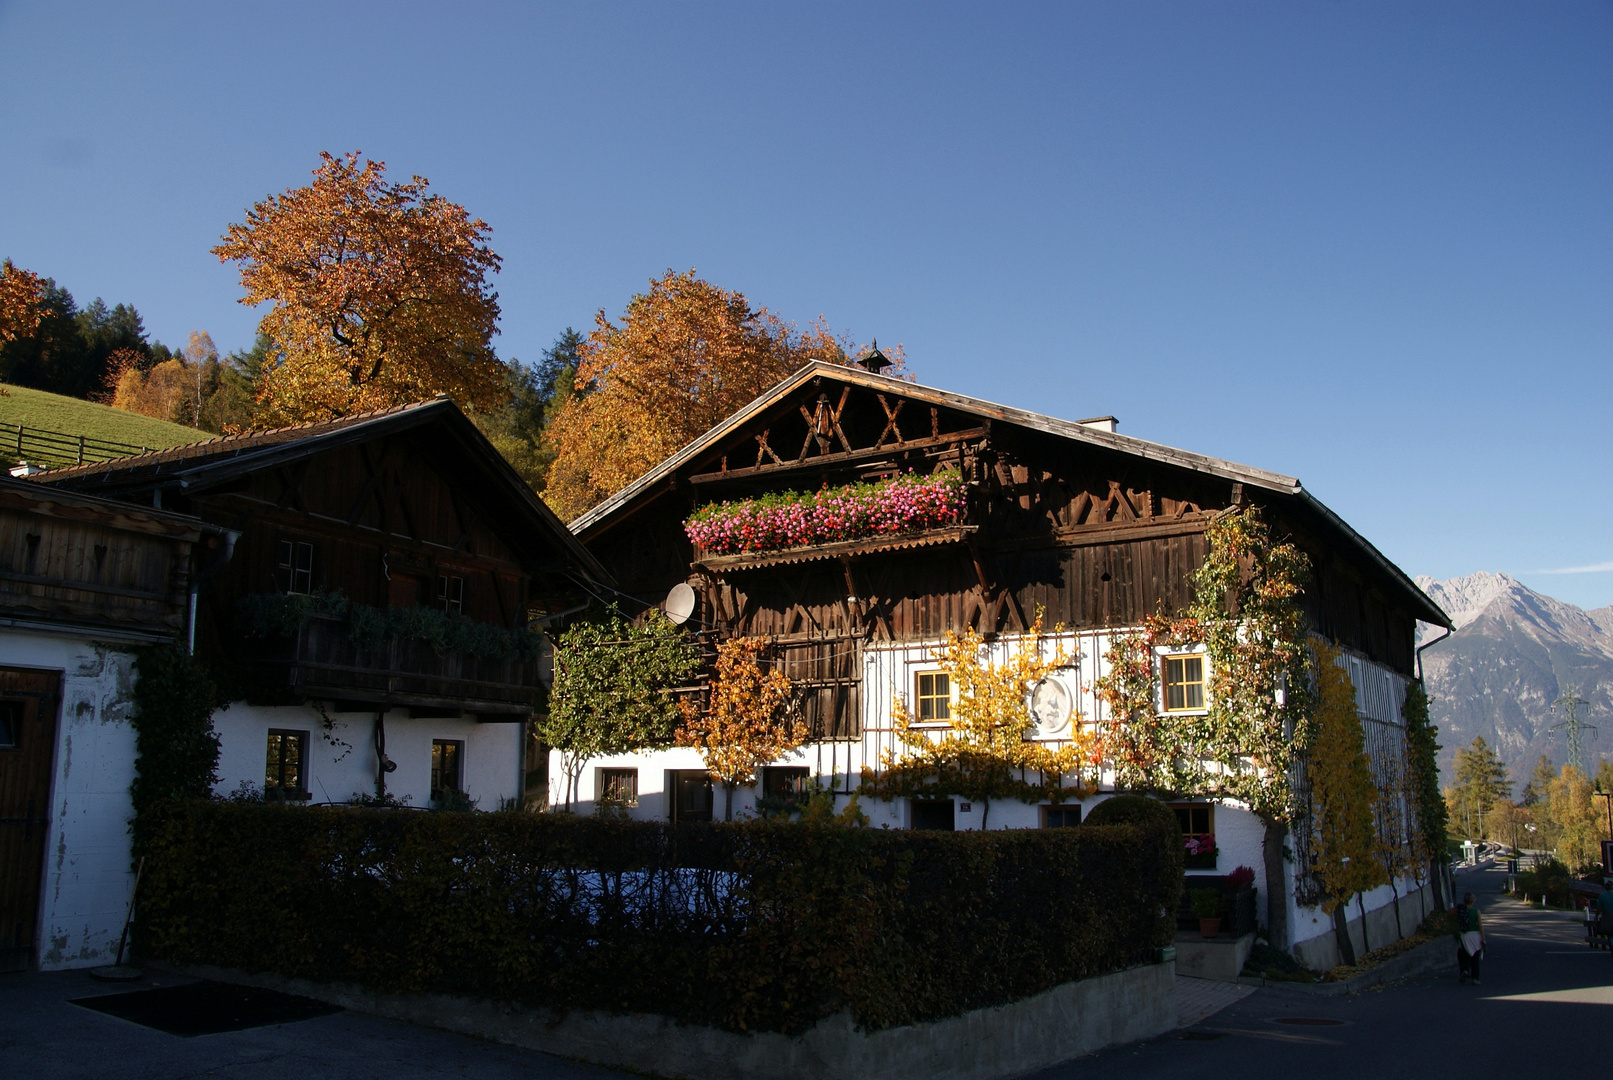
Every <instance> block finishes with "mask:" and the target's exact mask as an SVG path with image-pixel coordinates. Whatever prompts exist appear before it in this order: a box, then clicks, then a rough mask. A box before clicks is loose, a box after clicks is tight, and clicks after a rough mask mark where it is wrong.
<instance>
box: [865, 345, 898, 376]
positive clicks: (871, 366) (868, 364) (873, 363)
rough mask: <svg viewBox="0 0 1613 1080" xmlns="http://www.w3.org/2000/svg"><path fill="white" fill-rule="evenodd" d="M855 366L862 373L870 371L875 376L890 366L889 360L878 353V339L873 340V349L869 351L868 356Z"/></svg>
mask: <svg viewBox="0 0 1613 1080" xmlns="http://www.w3.org/2000/svg"><path fill="white" fill-rule="evenodd" d="M857 366H858V367H860V368H862V369H863V370H864V371H871V372H873V373H874V374H875V375H878V374H880V373H881V372H883V371H884V370H885V369H886V368H888V367H890V366H891V358H890V357H888V356H886V355H885V354H884V353H882V352H880V351H879V339H878V338H875V339H874V347H873V348H872V349H871V350H870V351H869V353H868V355H867V356H864V357H860V358H859V359H858V360H857Z"/></svg>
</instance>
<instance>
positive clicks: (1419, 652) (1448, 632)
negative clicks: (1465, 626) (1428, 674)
mask: <svg viewBox="0 0 1613 1080" xmlns="http://www.w3.org/2000/svg"><path fill="white" fill-rule="evenodd" d="M1454 633H1456V631H1454V630H1452V629H1451V628H1450V627H1448V626H1447V627H1445V632H1444V633H1443V634H1441V635H1439V637H1437V638H1434V639H1432V640H1431V641H1425V642H1423V643H1422V644H1421V645H1419V646H1417V681H1418V682H1422V681H1423V650H1424V649H1426V648H1428V647H1429V646H1430V645H1438V644H1439V643H1440V642H1441V641H1444V640H1445V639H1446V638H1448V637H1450V636H1451V635H1452V634H1454Z"/></svg>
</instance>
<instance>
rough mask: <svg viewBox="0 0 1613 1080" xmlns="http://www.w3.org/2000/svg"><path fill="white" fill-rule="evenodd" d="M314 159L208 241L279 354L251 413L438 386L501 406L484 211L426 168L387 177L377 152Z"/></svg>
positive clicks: (319, 413)
mask: <svg viewBox="0 0 1613 1080" xmlns="http://www.w3.org/2000/svg"><path fill="white" fill-rule="evenodd" d="M320 159H321V164H320V166H319V168H317V169H315V170H314V179H313V182H312V183H310V184H309V185H307V186H306V187H300V188H296V189H294V190H290V191H286V192H285V193H284V194H281V195H277V196H270V197H269V198H267V199H265V200H264V201H262V202H260V203H258V204H257V205H255V206H253V207H252V208H251V209H249V210H248V211H247V214H246V221H245V222H244V223H242V224H238V225H231V226H230V227H229V231H228V232H227V233H225V235H224V239H223V242H222V243H220V244H219V245H218V246H217V247H215V248H213V254H215V255H217V256H218V257H219V261H220V262H234V263H236V264H237V266H239V268H240V272H241V284H242V286H243V287H244V288H245V289H246V295H245V296H244V297H242V298H241V302H242V303H243V304H248V305H257V304H262V303H268V304H269V305H270V307H269V310H268V312H267V313H266V314H265V315H264V316H263V318H262V320H261V321H260V322H259V324H258V328H259V330H260V332H261V333H263V334H266V335H267V336H268V337H269V338H270V339H271V340H273V342H274V343H275V345H276V347H277V349H278V350H279V353H278V354H277V358H276V359H275V362H274V363H272V364H270V365H269V366H267V367H266V368H265V370H264V371H263V373H262V376H261V379H262V381H261V384H260V386H259V388H258V400H259V401H260V402H261V404H262V406H263V411H262V416H261V419H262V420H265V421H268V422H271V423H273V422H281V423H294V422H299V421H305V420H320V419H326V418H329V417H335V416H346V415H349V414H351V413H355V412H362V411H365V410H369V409H378V408H388V407H391V406H394V405H402V404H407V403H409V402H414V401H422V400H425V399H427V398H430V397H432V396H434V395H436V394H439V393H441V394H447V395H448V396H449V397H451V398H453V399H454V400H455V401H457V402H458V403H459V404H460V405H461V406H464V407H467V408H472V409H492V408H494V407H496V406H498V405H499V404H501V403H502V402H503V399H504V396H505V368H504V365H503V364H501V363H500V362H499V361H498V359H497V357H495V356H494V355H493V348H492V344H491V343H492V338H493V332H494V330H495V328H496V325H497V323H498V314H499V308H498V294H497V293H496V292H494V291H493V289H492V287H491V286H490V285H489V284H488V280H487V278H488V275H489V274H492V273H496V272H497V270H498V265H499V258H498V256H497V255H495V254H494V253H493V250H492V248H490V247H489V246H488V244H487V238H488V235H489V233H490V230H489V228H488V226H487V223H486V222H484V221H482V220H481V219H479V218H472V217H471V216H470V215H469V214H468V213H466V211H465V208H464V207H462V206H460V205H458V204H457V203H452V202H449V201H448V200H447V199H445V198H443V197H442V196H441V195H436V194H433V193H430V192H429V191H428V190H427V187H428V182H427V181H426V180H425V179H424V178H423V177H419V176H416V177H413V178H412V179H411V180H410V181H409V182H408V183H403V184H396V183H389V182H388V181H387V180H386V164H385V163H384V162H380V161H365V162H363V163H362V164H361V163H360V155H359V154H358V153H357V152H354V153H351V154H347V155H345V156H343V157H339V158H338V157H332V156H331V155H330V154H320Z"/></svg>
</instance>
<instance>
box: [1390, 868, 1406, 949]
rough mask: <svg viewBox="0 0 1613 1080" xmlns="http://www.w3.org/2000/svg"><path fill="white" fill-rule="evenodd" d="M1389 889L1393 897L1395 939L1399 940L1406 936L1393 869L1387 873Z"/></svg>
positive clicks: (1397, 881)
mask: <svg viewBox="0 0 1613 1080" xmlns="http://www.w3.org/2000/svg"><path fill="white" fill-rule="evenodd" d="M1389 891H1390V892H1392V893H1394V897H1395V940H1396V941H1399V940H1400V939H1401V938H1403V937H1405V936H1406V928H1405V926H1404V925H1403V924H1402V923H1401V921H1400V881H1399V878H1398V876H1397V875H1396V874H1395V873H1394V872H1393V871H1391V872H1390V874H1389Z"/></svg>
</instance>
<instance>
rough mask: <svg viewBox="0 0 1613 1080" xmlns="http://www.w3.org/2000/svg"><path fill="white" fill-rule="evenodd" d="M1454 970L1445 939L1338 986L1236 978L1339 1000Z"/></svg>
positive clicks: (1248, 983)
mask: <svg viewBox="0 0 1613 1080" xmlns="http://www.w3.org/2000/svg"><path fill="white" fill-rule="evenodd" d="M1455 968H1456V945H1455V943H1454V942H1452V941H1451V940H1449V939H1448V938H1436V939H1435V940H1433V941H1430V942H1427V943H1426V944H1423V945H1419V946H1417V947H1416V948H1415V949H1413V950H1411V951H1410V952H1408V953H1401V954H1400V955H1399V956H1396V957H1393V958H1391V959H1389V960H1385V961H1384V962H1383V963H1381V964H1379V965H1378V966H1377V967H1375V968H1373V969H1372V970H1371V971H1363V972H1361V974H1359V975H1352V976H1351V977H1350V978H1348V979H1345V980H1343V981H1342V982H1331V983H1306V982H1289V981H1287V980H1285V979H1266V978H1260V977H1257V976H1251V975H1240V976H1238V983H1239V985H1242V986H1259V987H1264V988H1266V989H1268V990H1291V991H1293V992H1294V993H1297V994H1309V995H1312V996H1314V997H1339V996H1342V995H1344V994H1358V993H1360V992H1361V991H1362V990H1366V989H1369V988H1370V987H1374V986H1381V985H1383V984H1384V983H1390V982H1398V981H1399V980H1401V979H1409V978H1411V977H1412V976H1414V975H1427V974H1429V973H1430V972H1435V971H1453V970H1455Z"/></svg>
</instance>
